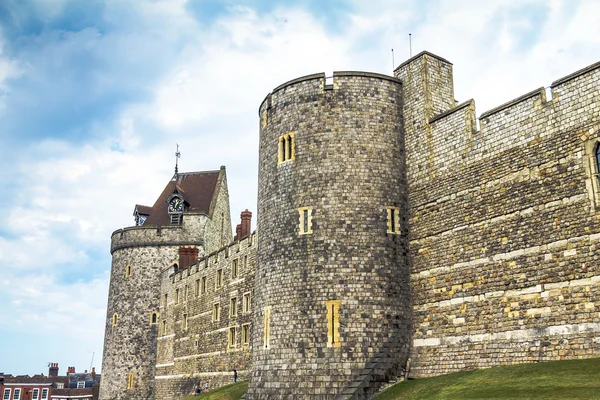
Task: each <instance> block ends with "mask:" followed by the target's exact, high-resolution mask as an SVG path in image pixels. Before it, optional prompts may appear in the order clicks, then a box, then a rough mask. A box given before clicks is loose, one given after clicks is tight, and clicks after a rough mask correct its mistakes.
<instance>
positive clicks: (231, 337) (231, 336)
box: [228, 326, 235, 347]
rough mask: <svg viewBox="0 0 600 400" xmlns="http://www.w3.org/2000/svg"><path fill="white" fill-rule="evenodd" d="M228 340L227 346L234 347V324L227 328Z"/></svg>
mask: <svg viewBox="0 0 600 400" xmlns="http://www.w3.org/2000/svg"><path fill="white" fill-rule="evenodd" d="M228 342H229V347H235V327H234V326H232V327H231V328H229V335H228Z"/></svg>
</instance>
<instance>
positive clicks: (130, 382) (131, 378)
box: [127, 372, 135, 389]
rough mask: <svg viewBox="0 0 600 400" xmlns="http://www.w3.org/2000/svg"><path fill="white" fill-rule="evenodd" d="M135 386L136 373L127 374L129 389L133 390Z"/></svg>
mask: <svg viewBox="0 0 600 400" xmlns="http://www.w3.org/2000/svg"><path fill="white" fill-rule="evenodd" d="M134 385H135V373H134V372H130V373H128V374H127V389H133V386H134Z"/></svg>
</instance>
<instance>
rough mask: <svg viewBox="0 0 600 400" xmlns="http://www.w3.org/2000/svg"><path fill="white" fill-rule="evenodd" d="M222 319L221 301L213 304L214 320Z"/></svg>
mask: <svg viewBox="0 0 600 400" xmlns="http://www.w3.org/2000/svg"><path fill="white" fill-rule="evenodd" d="M220 319H221V305H220V304H219V303H215V304H213V322H216V321H219V320H220Z"/></svg>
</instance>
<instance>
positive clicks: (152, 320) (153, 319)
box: [150, 312, 158, 324]
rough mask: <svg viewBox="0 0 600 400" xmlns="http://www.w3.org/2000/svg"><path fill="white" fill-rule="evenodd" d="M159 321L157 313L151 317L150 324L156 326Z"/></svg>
mask: <svg viewBox="0 0 600 400" xmlns="http://www.w3.org/2000/svg"><path fill="white" fill-rule="evenodd" d="M157 319H158V314H157V313H156V312H153V313H152V314H151V315H150V323H151V324H156V321H157Z"/></svg>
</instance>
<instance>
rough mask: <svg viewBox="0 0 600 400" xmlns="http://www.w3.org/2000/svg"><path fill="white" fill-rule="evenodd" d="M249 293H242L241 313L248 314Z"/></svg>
mask: <svg viewBox="0 0 600 400" xmlns="http://www.w3.org/2000/svg"><path fill="white" fill-rule="evenodd" d="M250 305H251V304H250V292H247V293H244V297H242V311H243V312H245V313H247V312H250Z"/></svg>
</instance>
